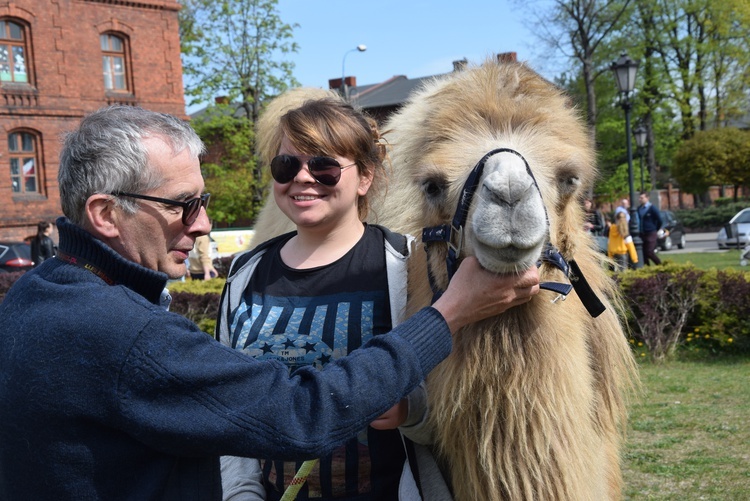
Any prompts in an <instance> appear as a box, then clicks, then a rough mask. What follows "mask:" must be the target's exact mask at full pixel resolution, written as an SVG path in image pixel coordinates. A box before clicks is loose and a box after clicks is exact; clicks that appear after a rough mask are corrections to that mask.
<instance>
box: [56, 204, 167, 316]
mask: <svg viewBox="0 0 750 501" xmlns="http://www.w3.org/2000/svg"><path fill="white" fill-rule="evenodd" d="M56 224H57V231H58V235H59V237H60V244H59V249H60V251H61V252H62V254H64V255H67V256H69V257H70V258H74V260H75V261H76V262H79V263H85V264H86V265H87V266H86V267H87V268H88V269H89V270H90V271H93V270H92V268H93V269H95V270H97V271H95V272H94V274H96V275H99V276H101V275H104V276H106V277H107V279H108V280H105V281H108V282H111V283H112V285H124V286H125V287H127V288H128V289H131V290H132V291H134V292H136V293H138V294H140V295H141V296H143V297H145V298H146V299H147V300H149V301H150V302H151V303H154V304H159V298H160V296H161V293H162V291H163V290H164V286H165V285H166V283H167V279H168V278H169V277H167V274H166V273H162V272H160V271H155V270H151V269H148V268H145V267H143V266H141V265H139V264H137V263H134V262H132V261H129V260H127V259H125V258H124V257H122V256H121V255H120V254H118V253H117V252H115V251H114V250H113V249H112V248H111V247H109V246H108V245H107V244H105V243H104V242H102V241H101V240H99V239H97V238H96V237H94V236H93V235H92V234H91V233H89V232H88V231H86V230H84V229H83V228H81V227H80V226H78V225H76V224H74V223H73V222H71V221H70V220H69V219H68V218H65V217H61V218H59V219H58V220H57V223H56ZM67 261H69V262H70V261H71V260H67Z"/></svg>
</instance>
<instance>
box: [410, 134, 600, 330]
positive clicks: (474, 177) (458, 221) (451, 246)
mask: <svg viewBox="0 0 750 501" xmlns="http://www.w3.org/2000/svg"><path fill="white" fill-rule="evenodd" d="M498 153H511V154H513V155H516V156H517V157H518V158H520V159H521V160H522V161H523V163H524V166H525V167H526V172H527V174H528V175H529V176H530V177H531V179H532V181H533V182H534V187H535V188H536V190H537V192H538V193H539V197H540V198H541V197H542V192H541V190H540V189H539V185H538V184H537V182H536V177H534V173H533V172H532V171H531V168H530V167H529V163H528V162H527V161H526V159H525V158H524V157H523V155H521V154H520V153H519V152H517V151H516V150H513V149H510V148H496V149H494V150H491V151H489V152H488V153H486V154H485V155H484V156H482V158H481V159H480V160H479V162H477V164H476V165H475V166H474V168H473V169H472V170H471V172H470V173H469V177H468V178H467V179H466V182H465V183H464V187H463V189H462V190H461V196H460V198H459V201H458V205H457V207H456V213H455V215H454V216H453V220H452V222H451V224H442V225H438V226H431V227H428V228H424V229H423V230H422V242H424V243H425V250H426V252H427V253H428V254H429V252H430V247H431V245H430V244H431V243H433V242H445V243H446V244H447V245H448V254H447V256H446V268H447V271H448V280H450V279H451V278H452V277H453V274H454V273H455V272H456V270H457V269H458V258H459V255H460V254H461V248H462V246H463V234H464V227H465V226H466V220H467V218H468V215H469V208H470V207H471V201H472V199H473V198H474V193H475V192H476V190H477V188H478V186H479V181H480V179H481V178H482V174H483V172H484V166H485V164H486V163H487V160H489V158H490V157H492V156H493V155H496V154H498ZM542 207H543V208H544V219H545V222H546V226H547V242H546V243H545V244H544V249H543V250H542V255H541V256H540V257H539V261H538V262H537V266H541V265H542V263H547V264H550V265H552V266H554V267H556V268H558V269H559V270H560V271H562V272H563V274H564V275H565V277H566V278H567V279H568V280H569V281H571V282H572V285H571V283H567V284H566V283H560V282H542V283H540V284H539V287H540V288H541V289H544V290H549V291H552V292H556V293H558V296H557V297H556V298H555V299H554V300H553V302H556V301H557V300H559V299H563V300H564V299H565V298H566V297H567V296H568V294H570V291H571V290H572V289H575V290H576V292H577V293H578V295H579V297H580V298H581V301H582V302H583V303H584V306H585V307H586V309H587V310H588V312H589V314H590V315H591V316H592V317H597V316H599V315H600V314H601V313H602V312H603V311H604V310H605V307H604V305H603V304H602V302H601V301H600V300H599V298H598V297H597V296H596V294H595V293H594V291H593V290H592V289H591V287H590V286H589V285H588V283H587V282H586V279H585V278H584V277H583V274H582V273H581V271H580V268H578V265H577V264H576V263H575V262H574V261H572V260H571V264H570V265H569V264H568V262H567V261H566V260H565V258H564V257H563V256H562V254H561V253H560V251H559V250H558V249H557V248H556V247H555V246H554V245H552V244H551V243H550V241H549V216H548V214H547V208H546V207H545V206H544V205H542ZM428 268H429V260H428ZM571 268H573V269H574V273H572V272H571ZM428 275H429V278H430V287H432V292H433V302H435V301H436V300H437V298H439V297H440V295H441V294H442V292H443V291H442V290H440V289H439V288H438V286H437V283H436V281H435V277H434V274H433V273H432V270H430V269H428ZM579 289H580V290H579Z"/></svg>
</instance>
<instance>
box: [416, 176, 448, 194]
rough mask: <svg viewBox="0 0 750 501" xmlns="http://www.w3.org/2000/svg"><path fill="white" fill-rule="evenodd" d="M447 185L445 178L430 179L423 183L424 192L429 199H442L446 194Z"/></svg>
mask: <svg viewBox="0 0 750 501" xmlns="http://www.w3.org/2000/svg"><path fill="white" fill-rule="evenodd" d="M446 184H447V182H446V180H445V178H443V177H438V176H436V177H429V178H427V179H424V180H423V181H422V191H423V192H424V194H425V195H426V196H427V198H429V199H433V200H434V199H437V198H441V197H443V194H444V193H445V188H446Z"/></svg>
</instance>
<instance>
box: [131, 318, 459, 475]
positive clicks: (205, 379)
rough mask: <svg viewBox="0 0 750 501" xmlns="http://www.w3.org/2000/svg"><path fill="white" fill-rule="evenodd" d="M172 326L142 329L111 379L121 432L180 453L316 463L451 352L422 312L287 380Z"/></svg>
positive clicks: (442, 326)
mask: <svg viewBox="0 0 750 501" xmlns="http://www.w3.org/2000/svg"><path fill="white" fill-rule="evenodd" d="M175 317H177V316H176V315H175ZM180 320H184V319H181V318H180ZM180 320H172V322H171V323H169V324H166V323H165V322H164V318H163V317H162V318H160V319H158V320H155V321H154V322H151V323H150V324H149V325H147V327H146V328H145V329H144V330H143V331H142V333H141V335H139V336H138V338H137V339H136V341H135V343H134V344H133V346H132V348H131V350H130V352H129V354H128V356H127V359H126V360H125V363H124V364H123V367H122V369H121V373H120V377H119V379H118V397H119V402H120V403H119V405H120V406H121V412H120V416H121V417H118V419H122V421H123V422H122V423H121V424H120V426H122V427H123V428H125V429H127V430H128V432H129V433H131V434H133V435H134V436H135V437H136V438H138V439H139V440H141V441H143V442H145V443H148V444H150V445H151V446H152V447H154V448H156V449H159V450H162V451H164V452H167V453H172V454H180V455H185V454H206V453H209V454H215V455H234V456H244V457H275V458H279V459H284V460H299V459H307V458H314V457H320V456H322V455H324V454H326V453H327V452H329V451H330V450H331V449H332V448H333V447H335V446H336V445H338V444H340V443H342V442H343V441H345V440H346V439H348V438H350V437H352V436H354V435H356V434H357V432H358V431H359V430H361V429H363V428H365V427H366V426H367V425H368V424H369V423H370V422H371V421H373V420H374V419H375V418H376V417H377V416H379V415H381V414H382V413H383V412H385V411H386V410H388V409H389V408H390V407H392V406H393V405H394V404H395V403H396V402H397V401H398V400H399V399H401V398H402V397H403V396H404V395H406V394H407V393H409V391H411V390H412V389H413V388H415V387H416V386H417V385H418V384H419V382H420V381H422V380H423V379H424V378H425V376H426V375H427V374H428V373H429V371H430V370H431V369H432V368H434V367H435V365H437V364H438V363H439V362H440V361H441V360H442V359H443V358H445V357H446V356H448V354H449V353H450V349H451V335H450V331H449V329H448V326H447V324H446V323H445V320H444V319H443V317H442V316H441V315H440V313H439V312H438V311H437V310H435V309H433V308H425V309H423V310H421V311H420V312H419V313H417V314H416V315H414V316H413V317H411V318H410V319H409V320H407V321H406V322H404V323H402V324H401V325H399V326H398V327H396V328H395V329H394V330H393V331H392V332H391V333H390V334H386V335H382V336H375V337H374V338H373V339H372V340H370V341H369V342H368V343H367V344H365V345H364V346H363V347H362V348H360V349H358V350H355V351H354V352H352V353H350V354H349V355H348V356H346V357H342V358H340V359H337V360H335V361H333V362H331V363H330V364H328V365H327V366H326V367H325V368H324V369H323V370H318V369H316V368H314V367H303V368H300V369H298V370H296V371H295V372H293V373H292V374H289V369H288V368H287V367H286V365H284V364H282V363H280V362H276V361H258V360H255V359H253V358H251V357H247V356H245V355H243V354H242V353H240V352H237V351H236V350H233V349H231V348H228V347H225V346H222V345H221V344H220V343H218V342H216V341H214V340H213V339H211V338H210V337H209V336H206V335H205V334H204V333H202V332H200V331H198V329H197V328H196V327H194V326H192V324H191V323H190V322H188V321H186V320H184V323H181V322H180ZM188 327H189V328H188Z"/></svg>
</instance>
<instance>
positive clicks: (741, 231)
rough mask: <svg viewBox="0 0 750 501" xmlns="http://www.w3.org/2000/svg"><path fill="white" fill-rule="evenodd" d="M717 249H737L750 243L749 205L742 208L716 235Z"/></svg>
mask: <svg viewBox="0 0 750 501" xmlns="http://www.w3.org/2000/svg"><path fill="white" fill-rule="evenodd" d="M716 243H717V244H719V249H729V248H732V249H737V248H741V247H745V246H747V245H749V244H750V207H748V208H746V209H742V210H741V211H739V212H738V213H737V214H735V215H734V217H733V218H732V219H730V220H729V223H728V224H725V225H724V227H723V228H722V229H720V230H719V233H718V234H717V235H716Z"/></svg>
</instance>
